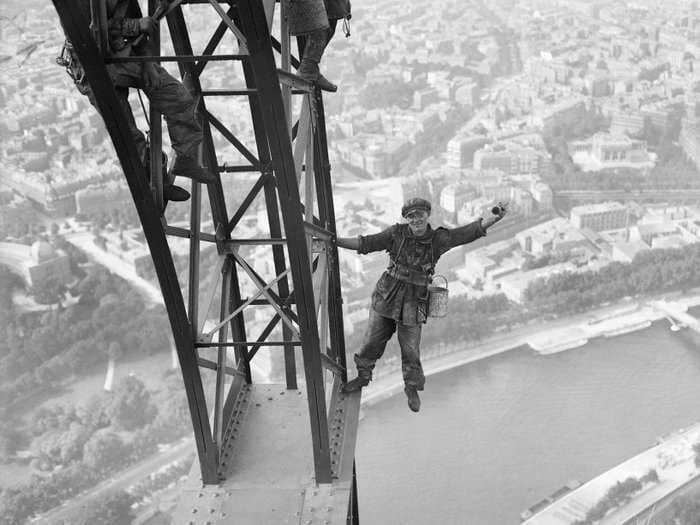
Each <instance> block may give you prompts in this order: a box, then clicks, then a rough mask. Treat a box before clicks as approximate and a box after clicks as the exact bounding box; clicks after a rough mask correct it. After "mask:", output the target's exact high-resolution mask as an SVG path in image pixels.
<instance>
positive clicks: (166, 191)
mask: <svg viewBox="0 0 700 525" xmlns="http://www.w3.org/2000/svg"><path fill="white" fill-rule="evenodd" d="M163 198H164V199H165V200H166V201H173V202H184V201H186V200H188V199H189V198H190V192H189V191H187V190H186V189H185V188H181V187H180V186H175V185H174V184H170V185H168V186H166V187H165V188H163Z"/></svg>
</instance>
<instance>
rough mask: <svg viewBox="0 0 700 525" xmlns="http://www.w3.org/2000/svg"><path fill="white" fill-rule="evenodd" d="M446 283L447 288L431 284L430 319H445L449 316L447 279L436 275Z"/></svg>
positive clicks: (429, 297)
mask: <svg viewBox="0 0 700 525" xmlns="http://www.w3.org/2000/svg"><path fill="white" fill-rule="evenodd" d="M438 277H440V278H441V279H443V280H444V281H445V286H437V285H433V284H431V285H430V286H428V317H445V316H446V315H447V294H448V291H447V279H446V278H445V277H444V276H442V275H436V276H435V277H433V279H436V278H438Z"/></svg>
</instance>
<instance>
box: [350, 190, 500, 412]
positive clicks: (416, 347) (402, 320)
mask: <svg viewBox="0 0 700 525" xmlns="http://www.w3.org/2000/svg"><path fill="white" fill-rule="evenodd" d="M430 210H431V206H430V202H428V201H427V200H425V199H421V198H412V199H409V200H407V201H406V203H405V204H404V205H403V207H402V209H401V215H402V217H403V218H404V219H405V222H403V223H401V224H395V225H393V226H391V227H390V228H387V229H386V230H384V231H382V232H379V233H377V234H374V235H360V236H358V237H356V238H348V237H339V238H338V239H337V244H338V246H339V247H340V248H346V249H350V250H357V252H358V253H361V254H365V253H370V252H377V251H381V250H386V251H387V252H389V260H390V262H389V267H388V268H387V269H386V271H384V273H383V274H382V276H381V277H380V278H379V281H377V284H376V286H375V288H374V292H373V293H372V304H371V308H370V313H369V322H368V324H367V331H366V333H365V339H364V343H363V344H362V347H361V348H360V351H359V352H358V353H356V354H355V364H356V365H357V372H358V375H357V377H356V378H355V379H353V380H352V381H349V382H348V383H347V384H345V385H344V386H343V391H344V392H353V391H356V390H359V389H361V388H362V387H363V386H366V385H367V384H369V382H370V381H371V379H372V370H373V369H374V365H375V363H376V361H377V359H379V358H380V357H381V356H382V354H384V349H385V348H386V344H387V342H388V341H389V339H390V338H391V336H392V335H393V334H394V332H398V339H399V345H400V346H401V363H402V371H403V379H404V384H405V388H404V391H405V392H406V396H407V397H408V406H409V407H410V409H411V410H413V411H414V412H418V411H419V410H420V397H419V396H418V391H419V390H423V387H424V385H425V376H424V374H423V367H422V365H421V361H420V337H421V329H422V326H423V323H425V322H426V320H427V317H428V285H429V284H430V282H431V280H432V276H433V273H434V272H435V265H436V263H437V261H438V259H439V258H440V256H441V255H442V254H444V253H445V252H447V251H448V250H449V249H451V248H454V247H455V246H461V245H463V244H467V243H470V242H472V241H474V240H476V239H478V238H480V237H482V236H484V235H486V230H487V229H488V228H490V227H491V226H493V225H494V224H495V223H496V222H498V221H499V220H501V219H502V218H503V216H504V215H505V213H506V209H505V207H504V206H501V205H500V204H499V205H498V206H495V207H494V208H493V209H492V210H491V212H490V213H489V214H487V216H486V217H482V218H480V219H479V220H477V221H475V222H472V223H470V224H467V225H466V226H460V227H457V228H449V229H448V228H443V227H439V228H435V229H433V228H432V227H431V225H430V223H429V222H428V219H429V217H430Z"/></svg>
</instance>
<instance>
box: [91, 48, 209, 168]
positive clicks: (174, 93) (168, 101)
mask: <svg viewBox="0 0 700 525" xmlns="http://www.w3.org/2000/svg"><path fill="white" fill-rule="evenodd" d="M150 65H152V68H150V69H145V68H144V64H143V63H135V62H127V63H121V64H109V65H108V67H107V72H108V73H109V76H110V78H111V79H112V82H113V83H114V88H115V90H116V92H117V98H118V99H119V102H120V105H121V107H122V109H123V110H124V113H125V114H126V118H127V124H128V125H129V131H130V133H131V136H132V138H133V139H134V142H136V148H137V150H138V153H139V156H140V157H141V159H142V160H143V161H146V159H145V158H144V156H145V152H146V138H145V137H144V135H143V133H142V132H141V130H139V128H138V126H137V125H136V121H135V120H134V115H133V112H132V111H131V106H130V104H129V88H137V89H141V90H143V92H144V93H145V94H146V96H147V97H148V100H149V102H150V104H151V106H152V107H153V108H154V109H156V110H157V111H158V112H159V113H161V114H162V115H163V117H164V118H165V122H166V124H167V126H168V134H169V135H170V145H171V146H172V148H173V149H174V150H175V152H176V153H177V154H178V155H190V156H193V157H195V158H196V156H197V150H196V147H197V146H199V144H200V143H201V142H202V127H201V125H200V124H199V122H198V121H197V118H196V115H195V109H196V107H195V106H196V104H195V100H194V99H193V98H192V95H191V94H190V92H189V91H188V90H187V88H186V87H185V86H184V85H183V84H182V82H180V81H179V80H177V79H175V78H174V77H173V76H172V75H170V73H168V72H167V71H166V70H165V69H163V68H162V67H161V66H159V65H158V64H150ZM147 67H148V66H147ZM90 101H91V102H93V104H94V100H93V99H92V97H90Z"/></svg>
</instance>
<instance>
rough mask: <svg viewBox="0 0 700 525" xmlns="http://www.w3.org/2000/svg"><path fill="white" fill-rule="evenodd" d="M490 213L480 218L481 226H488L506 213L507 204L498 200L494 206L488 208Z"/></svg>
mask: <svg viewBox="0 0 700 525" xmlns="http://www.w3.org/2000/svg"><path fill="white" fill-rule="evenodd" d="M489 211H490V213H489V214H488V215H487V216H486V217H484V218H483V219H482V220H481V226H482V227H483V228H490V227H491V226H493V225H494V224H496V223H497V222H498V221H500V220H501V219H502V218H503V217H505V216H506V213H508V208H507V204H503V203H501V202H499V203H498V204H497V205H496V206H494V207H493V208H491V210H489Z"/></svg>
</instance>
